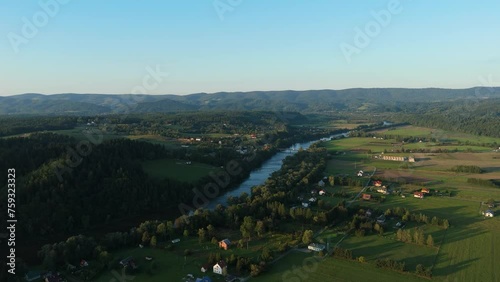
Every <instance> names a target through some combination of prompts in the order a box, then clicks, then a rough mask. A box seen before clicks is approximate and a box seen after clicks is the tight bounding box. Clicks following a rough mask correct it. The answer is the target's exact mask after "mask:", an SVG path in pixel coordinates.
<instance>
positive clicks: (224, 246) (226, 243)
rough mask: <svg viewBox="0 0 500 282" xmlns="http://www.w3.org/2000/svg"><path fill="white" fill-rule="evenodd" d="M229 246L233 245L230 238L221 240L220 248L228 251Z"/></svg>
mask: <svg viewBox="0 0 500 282" xmlns="http://www.w3.org/2000/svg"><path fill="white" fill-rule="evenodd" d="M229 246H231V241H229V239H224V240H222V241H220V242H219V248H221V249H224V250H226V251H227V249H229Z"/></svg>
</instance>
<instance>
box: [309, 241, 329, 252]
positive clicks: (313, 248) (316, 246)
mask: <svg viewBox="0 0 500 282" xmlns="http://www.w3.org/2000/svg"><path fill="white" fill-rule="evenodd" d="M307 248H308V249H309V250H311V251H315V252H321V251H323V250H325V245H323V244H316V243H311V244H309V246H307Z"/></svg>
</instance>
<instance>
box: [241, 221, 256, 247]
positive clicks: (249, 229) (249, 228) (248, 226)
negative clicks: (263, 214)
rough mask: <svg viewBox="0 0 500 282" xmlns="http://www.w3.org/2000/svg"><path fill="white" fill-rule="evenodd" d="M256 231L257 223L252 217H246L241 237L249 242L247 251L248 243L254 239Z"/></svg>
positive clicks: (242, 225)
mask: <svg viewBox="0 0 500 282" xmlns="http://www.w3.org/2000/svg"><path fill="white" fill-rule="evenodd" d="M254 230H255V223H254V221H253V218H252V217H251V216H245V218H243V223H242V224H241V226H240V231H241V236H243V237H246V238H248V240H247V249H248V241H249V240H251V239H252V234H253V231H254Z"/></svg>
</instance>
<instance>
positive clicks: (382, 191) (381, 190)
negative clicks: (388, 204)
mask: <svg viewBox="0 0 500 282" xmlns="http://www.w3.org/2000/svg"><path fill="white" fill-rule="evenodd" d="M377 192H379V193H382V194H384V195H386V194H389V190H388V189H387V187H385V186H382V187H379V188H378V189H377Z"/></svg>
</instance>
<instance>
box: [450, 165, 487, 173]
mask: <svg viewBox="0 0 500 282" xmlns="http://www.w3.org/2000/svg"><path fill="white" fill-rule="evenodd" d="M450 170H451V171H453V172H457V173H483V170H482V169H481V168H480V167H478V166H476V165H456V166H454V167H452V168H451V169H450Z"/></svg>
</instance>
